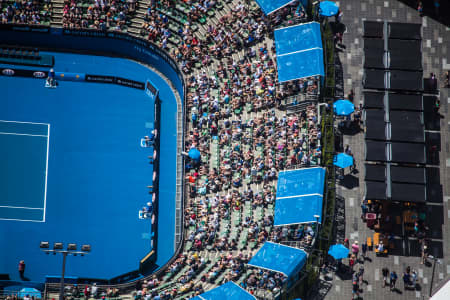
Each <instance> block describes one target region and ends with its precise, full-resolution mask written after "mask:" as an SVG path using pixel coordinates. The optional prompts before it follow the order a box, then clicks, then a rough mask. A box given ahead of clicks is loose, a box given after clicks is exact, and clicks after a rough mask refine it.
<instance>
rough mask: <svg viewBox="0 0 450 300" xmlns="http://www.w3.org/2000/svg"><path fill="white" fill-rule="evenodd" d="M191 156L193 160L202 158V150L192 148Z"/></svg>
mask: <svg viewBox="0 0 450 300" xmlns="http://www.w3.org/2000/svg"><path fill="white" fill-rule="evenodd" d="M188 155H189V157H190V158H192V159H193V160H200V151H198V149H197V148H191V150H189V153H188Z"/></svg>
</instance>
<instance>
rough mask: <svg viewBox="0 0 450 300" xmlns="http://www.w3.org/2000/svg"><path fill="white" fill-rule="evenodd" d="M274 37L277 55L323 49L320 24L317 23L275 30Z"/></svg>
mask: <svg viewBox="0 0 450 300" xmlns="http://www.w3.org/2000/svg"><path fill="white" fill-rule="evenodd" d="M274 35H275V41H276V44H275V49H276V53H277V55H283V54H287V53H292V52H296V51H299V50H305V49H314V48H322V37H321V35H320V24H319V23H316V22H312V23H307V24H300V25H295V26H290V27H284V28H280V29H277V30H275V32H274Z"/></svg>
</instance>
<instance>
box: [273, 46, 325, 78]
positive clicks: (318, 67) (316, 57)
mask: <svg viewBox="0 0 450 300" xmlns="http://www.w3.org/2000/svg"><path fill="white" fill-rule="evenodd" d="M277 69H278V80H279V81H280V82H286V81H291V80H296V79H301V78H306V77H312V76H323V75H324V74H325V73H324V72H325V70H324V64H323V50H322V49H313V50H309V51H303V52H296V53H293V54H290V55H283V56H277Z"/></svg>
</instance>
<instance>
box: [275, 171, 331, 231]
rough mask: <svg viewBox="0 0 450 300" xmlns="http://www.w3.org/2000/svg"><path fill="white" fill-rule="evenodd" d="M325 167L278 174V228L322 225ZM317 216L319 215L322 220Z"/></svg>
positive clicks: (276, 202)
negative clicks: (313, 224)
mask: <svg viewBox="0 0 450 300" xmlns="http://www.w3.org/2000/svg"><path fill="white" fill-rule="evenodd" d="M324 185H325V169H324V168H305V169H299V170H290V171H283V172H280V173H279V174H278V182H277V194H276V199H275V217H274V225H275V226H283V225H290V224H301V223H312V222H317V221H318V222H319V223H320V222H322V205H323V191H324ZM315 216H319V219H318V220H317V218H316V217H315Z"/></svg>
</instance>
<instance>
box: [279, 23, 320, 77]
mask: <svg viewBox="0 0 450 300" xmlns="http://www.w3.org/2000/svg"><path fill="white" fill-rule="evenodd" d="M274 34H275V47H276V52H277V68H278V80H279V81H280V82H286V81H290V80H295V79H300V78H305V77H310V76H323V75H324V73H325V70H324V63H323V48H322V47H323V46H322V36H321V34H320V24H319V23H317V22H310V23H305V24H300V25H295V26H290V27H285V28H280V29H277V30H275V32H274Z"/></svg>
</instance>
